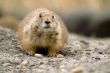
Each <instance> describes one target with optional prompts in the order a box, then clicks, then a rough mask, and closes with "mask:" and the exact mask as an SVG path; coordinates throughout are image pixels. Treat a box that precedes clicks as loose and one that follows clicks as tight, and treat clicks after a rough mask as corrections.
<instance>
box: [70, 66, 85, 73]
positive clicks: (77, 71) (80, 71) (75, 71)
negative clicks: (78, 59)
mask: <svg viewBox="0 0 110 73" xmlns="http://www.w3.org/2000/svg"><path fill="white" fill-rule="evenodd" d="M72 73H84V70H83V68H82V67H77V68H74V69H73V70H72Z"/></svg>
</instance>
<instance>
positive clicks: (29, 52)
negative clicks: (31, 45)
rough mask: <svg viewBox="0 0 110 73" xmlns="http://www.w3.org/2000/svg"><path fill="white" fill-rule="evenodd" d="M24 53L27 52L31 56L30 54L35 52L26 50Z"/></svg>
mask: <svg viewBox="0 0 110 73" xmlns="http://www.w3.org/2000/svg"><path fill="white" fill-rule="evenodd" d="M26 53H27V54H28V55H30V56H32V55H34V54H35V52H34V51H26Z"/></svg>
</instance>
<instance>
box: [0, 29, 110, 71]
mask: <svg viewBox="0 0 110 73" xmlns="http://www.w3.org/2000/svg"><path fill="white" fill-rule="evenodd" d="M109 44H110V38H107V39H95V38H86V37H82V36H78V35H75V34H70V35H69V38H68V42H67V43H66V44H65V46H64V48H63V49H61V53H60V56H61V57H48V56H47V55H43V57H42V59H38V58H36V57H35V56H29V55H27V54H26V53H25V52H24V51H22V50H21V48H22V47H21V46H20V44H19V42H18V40H17V35H16V32H14V31H12V30H10V29H7V28H2V27H0V73H72V70H73V69H75V68H78V67H83V71H84V73H110V69H109V68H110V46H109ZM23 61H27V62H28V63H27V65H24V66H22V65H21V63H22V62H23Z"/></svg>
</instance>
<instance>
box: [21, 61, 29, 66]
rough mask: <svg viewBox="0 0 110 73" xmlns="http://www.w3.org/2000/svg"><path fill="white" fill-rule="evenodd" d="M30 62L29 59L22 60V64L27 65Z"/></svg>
mask: <svg viewBox="0 0 110 73" xmlns="http://www.w3.org/2000/svg"><path fill="white" fill-rule="evenodd" d="M28 64H29V61H27V60H24V61H22V62H21V65H22V66H27V65H28Z"/></svg>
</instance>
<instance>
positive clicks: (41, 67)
mask: <svg viewBox="0 0 110 73" xmlns="http://www.w3.org/2000/svg"><path fill="white" fill-rule="evenodd" d="M39 68H40V69H43V70H47V69H48V67H47V65H40V66H39Z"/></svg>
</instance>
